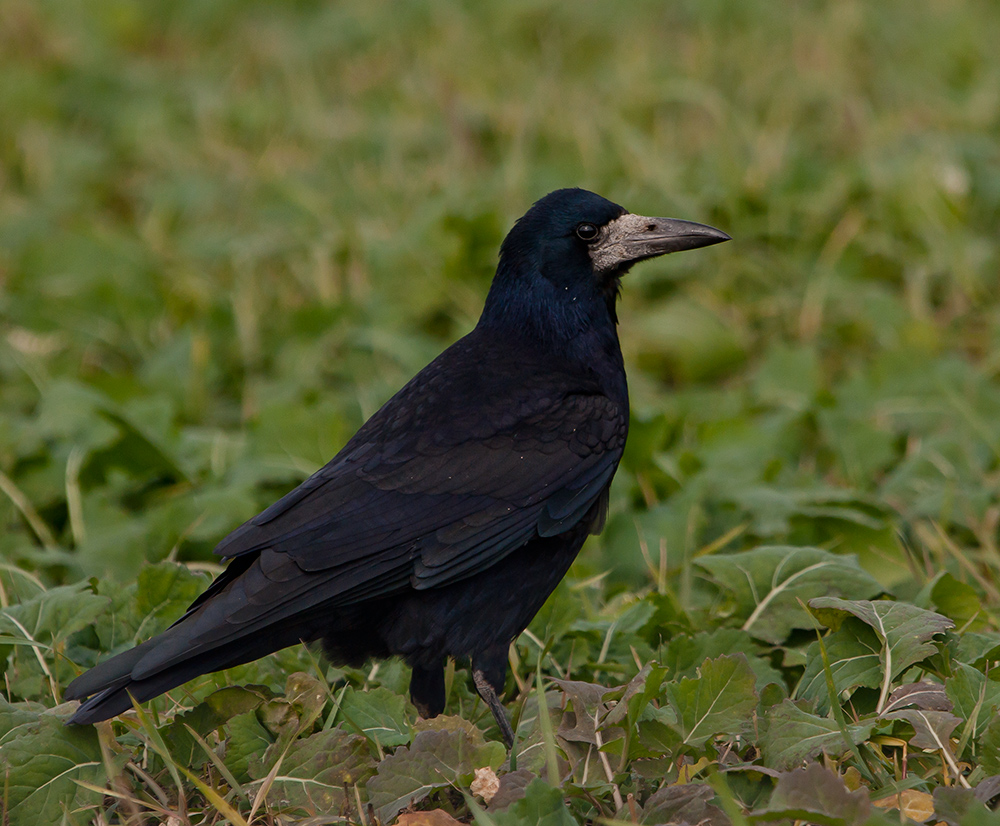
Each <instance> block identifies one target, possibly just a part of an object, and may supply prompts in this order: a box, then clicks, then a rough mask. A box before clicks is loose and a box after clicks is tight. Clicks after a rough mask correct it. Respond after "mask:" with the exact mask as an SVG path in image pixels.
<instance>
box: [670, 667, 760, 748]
mask: <svg viewBox="0 0 1000 826" xmlns="http://www.w3.org/2000/svg"><path fill="white" fill-rule="evenodd" d="M755 683H756V678H755V677H754V673H753V670H752V669H751V668H750V664H749V663H748V662H747V658H746V655H744V654H734V655H723V656H721V657H718V658H716V659H714V660H705V662H704V663H702V665H701V668H700V669H698V677H696V678H694V679H691V678H689V677H684V678H682V679H681V680H680V681H679V682H676V683H667V684H666V686H665V690H666V699H667V703H668V704H669V706H670V708H671V709H672V710H673V711H674V713H675V714H676V716H677V723H676V728H677V731H678V733H679V734H680V735H681V742H682V744H683V745H686V746H690V747H693V748H698V747H701V746H703V745H704V744H705V743H707V742H708V741H709V740H710V739H711V738H713V737H715V736H716V735H719V734H730V735H731V734H736V733H737V732H739V731H740V730H741V729H742V728H743V726H745V725H746V721H747V719H748V718H749V717H750V715H751V713H752V712H753V710H754V709H755V708H756V707H757V692H756V690H755V688H754V685H755Z"/></svg>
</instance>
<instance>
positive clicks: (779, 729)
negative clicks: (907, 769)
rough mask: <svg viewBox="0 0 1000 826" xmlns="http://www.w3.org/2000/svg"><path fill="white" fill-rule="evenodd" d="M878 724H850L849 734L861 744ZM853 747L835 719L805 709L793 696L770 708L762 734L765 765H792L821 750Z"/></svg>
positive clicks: (839, 751) (837, 752)
mask: <svg viewBox="0 0 1000 826" xmlns="http://www.w3.org/2000/svg"><path fill="white" fill-rule="evenodd" d="M874 727H875V721H874V720H869V721H867V722H863V723H856V724H854V725H850V726H848V727H847V733H848V736H849V737H850V738H851V741H852V742H853V743H854V744H855V745H857V744H858V743H861V742H863V741H864V740H866V739H867V738H868V737H869V736H870V735H871V733H872V729H873V728H874ZM849 748H850V745H849V744H848V743H845V742H844V737H843V735H842V734H841V732H840V729H839V728H838V727H837V723H836V721H835V720H831V719H830V718H828V717H818V716H817V715H815V714H810V713H809V712H808V711H803V710H802V709H801V708H799V707H798V706H797V705H795V703H793V702H792V701H791V700H784V701H783V702H782V703H781V704H780V705H777V706H772V707H771V708H770V709H768V711H767V714H766V717H765V725H764V727H763V734H762V736H761V750H762V752H763V755H764V765H766V766H770V767H772V768H776V769H790V768H792V767H794V766H798V765H801V764H802V763H803V762H804V761H807V760H811V759H813V758H814V757H816V756H817V755H819V754H821V753H827V754H831V755H834V756H836V755H840V754H843V753H844V752H845V751H847V750H848V749H849Z"/></svg>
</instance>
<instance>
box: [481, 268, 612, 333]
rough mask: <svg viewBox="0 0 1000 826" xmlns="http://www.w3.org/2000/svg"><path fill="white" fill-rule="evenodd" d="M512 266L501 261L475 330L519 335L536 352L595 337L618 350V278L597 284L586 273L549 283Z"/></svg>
mask: <svg viewBox="0 0 1000 826" xmlns="http://www.w3.org/2000/svg"><path fill="white" fill-rule="evenodd" d="M513 263H514V262H511V261H510V260H509V259H505V258H501V261H500V266H499V267H498V268H497V274H496V277H495V278H494V279H493V284H492V286H491V287H490V292H489V295H487V297H486V304H485V306H484V307H483V314H482V317H481V318H480V320H479V326H481V327H485V328H494V329H498V330H504V331H505V333H506V334H507V335H510V334H511V333H514V331H520V332H521V333H522V334H523V335H524V336H525V338H527V339H529V340H533V341H536V342H537V343H538V344H539V345H540V346H544V347H548V348H555V349H559V350H561V349H563V348H564V347H569V348H570V349H572V346H573V342H574V341H575V340H577V339H580V338H590V337H592V336H594V335H597V336H598V337H599V338H602V339H604V338H607V339H608V340H609V342H610V341H613V342H614V345H615V347H617V345H618V331H617V324H618V315H617V312H616V303H617V301H618V295H619V292H620V286H621V285H620V279H619V278H617V277H614V278H610V279H599V278H598V277H597V276H596V275H595V274H594V273H593V271H592V270H590V268H589V267H587V270H588V271H587V272H586V273H580V274H579V275H578V276H577V277H570V278H567V277H561V278H560V277H552V275H551V274H544V275H543V274H542V272H541V271H540V270H539V269H538V268H537V267H532V266H520V267H514V266H511V265H512V264H513ZM520 263H522V264H523V263H524V262H520ZM580 276H582V277H580Z"/></svg>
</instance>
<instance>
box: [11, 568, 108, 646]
mask: <svg viewBox="0 0 1000 826" xmlns="http://www.w3.org/2000/svg"><path fill="white" fill-rule="evenodd" d="M107 607H108V600H107V599H106V598H105V597H99V596H97V595H96V594H94V593H93V591H92V590H91V588H90V586H89V585H88V584H87V583H86V582H78V583H76V584H75V585H63V586H60V587H58V588H49V589H48V590H47V591H43V592H42V593H40V594H38V595H37V596H36V597H33V598H32V599H29V600H28V601H26V602H22V603H20V604H17V605H12V606H10V607H9V608H4V609H3V610H2V611H0V630H3V631H4V632H5V633H7V634H10V635H11V636H15V637H21V638H22V639H23V638H24V634H23V632H22V631H21V627H23V628H24V629H25V630H26V631H27V632H28V634H30V635H31V638H32V639H33V640H35V641H36V642H44V643H48V644H49V645H50V646H51V645H54V644H55V643H58V642H61V641H63V640H65V639H66V638H67V637H69V636H70V635H71V634H74V633H76V632H77V631H79V630H80V629H82V628H86V627H87V626H88V625H90V624H91V623H92V622H93V621H94V620H95V619H96V618H97V617H99V616H100V615H101V614H102V613H103V612H104V611H105V610H107ZM19 626H20V627H19Z"/></svg>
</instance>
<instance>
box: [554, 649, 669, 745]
mask: <svg viewBox="0 0 1000 826" xmlns="http://www.w3.org/2000/svg"><path fill="white" fill-rule="evenodd" d="M666 674H667V668H666V667H664V666H662V665H657V664H655V663H651V662H650V663H646V665H644V666H643V667H642V670H641V671H640V672H639V673H638V674H636V675H635V677H633V678H632V679H631V680H629V682H628V684H627V685H623V686H620V687H618V688H615V689H613V690H612V691H610V692H609V693H607V694H605V695H604V697H603V698H602V699H603V700H604V701H605V702H611V701H614V703H615V707H614V708H612V709H611V711H609V712H608V713H607V715H606V716H605V717H604V719H603V720H602V721H601V726H602V728H603V727H604V726H613V725H617V724H618V723H621V722H622V721H624V722H625V727H626V728H627V729H629V730H631V728H632V727H633V726H634V725H635V724H636V722H638V720H639V717H640V716H641V715H642V713H643V712H644V711H645V710H646V707H647V706H648V705H649V703H650V701H651V700H652V699H653V698H654V697H656V696H657V695H658V694H659V693H660V687H661V686H662V685H663V678H664V677H665V676H666ZM564 719H565V718H564Z"/></svg>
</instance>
